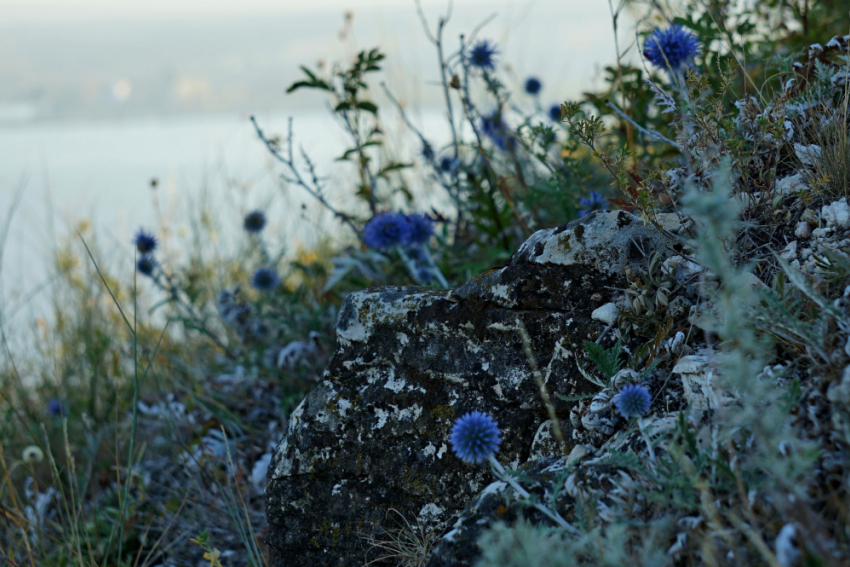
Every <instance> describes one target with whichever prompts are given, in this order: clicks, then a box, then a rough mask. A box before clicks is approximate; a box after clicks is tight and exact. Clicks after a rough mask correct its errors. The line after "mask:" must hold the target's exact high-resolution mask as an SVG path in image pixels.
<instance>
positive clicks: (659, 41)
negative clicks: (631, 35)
mask: <svg viewBox="0 0 850 567" xmlns="http://www.w3.org/2000/svg"><path fill="white" fill-rule="evenodd" d="M699 48H700V45H699V40H698V39H697V37H696V35H694V34H693V33H692V32H691V31H690V30H687V29H685V28H683V27H682V26H680V25H679V24H673V25H672V26H670V27H669V28H666V29H661V28H657V29H656V30H655V31H653V32H652V33H651V34H650V35H649V37H648V38H647V40H646V43H644V45H643V56H644V57H646V58H647V59H648V60H649V62H650V63H652V64H653V65H655V66H656V67H658V68H659V69H665V70H668V71H678V70H679V68H680V67H681V66H682V65H684V64H686V63H688V62H690V61H691V60H692V59H693V58H694V57H695V56H696V54H697V53H698V52H699Z"/></svg>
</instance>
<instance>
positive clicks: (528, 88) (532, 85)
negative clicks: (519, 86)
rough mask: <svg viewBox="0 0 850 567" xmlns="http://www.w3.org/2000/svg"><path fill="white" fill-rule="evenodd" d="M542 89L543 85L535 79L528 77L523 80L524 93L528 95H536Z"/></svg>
mask: <svg viewBox="0 0 850 567" xmlns="http://www.w3.org/2000/svg"><path fill="white" fill-rule="evenodd" d="M541 88H543V83H541V82H540V79H538V78H537V77H529V78H527V79H526V80H525V92H527V93H528V94H530V95H536V94H537V93H539V92H540V89H541Z"/></svg>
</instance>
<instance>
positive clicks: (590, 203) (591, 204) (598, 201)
mask: <svg viewBox="0 0 850 567" xmlns="http://www.w3.org/2000/svg"><path fill="white" fill-rule="evenodd" d="M578 202H579V203H581V204H582V205H584V206H585V207H586V208H585V209H582V210H580V211H579V212H578V216H580V217H583V216H584V215H586V214H588V213H591V212H593V211H607V210H608V201H606V200H605V197H603V196H602V195H601V194H599V193H597V192H596V191H593V192H591V193H590V197H588V198H587V199H584V198H582V199H579V200H578Z"/></svg>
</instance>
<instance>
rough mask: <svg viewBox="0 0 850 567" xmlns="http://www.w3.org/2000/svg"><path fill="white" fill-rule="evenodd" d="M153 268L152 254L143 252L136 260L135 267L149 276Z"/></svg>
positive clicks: (154, 266)
mask: <svg viewBox="0 0 850 567" xmlns="http://www.w3.org/2000/svg"><path fill="white" fill-rule="evenodd" d="M154 268H156V260H154V259H153V256H151V255H149V254H145V255H144V256H142V257H141V258H139V259H138V261H136V269H137V270H138V271H139V273H140V274H142V275H143V276H150V275H151V274H153V271H154Z"/></svg>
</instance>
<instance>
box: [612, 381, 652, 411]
mask: <svg viewBox="0 0 850 567" xmlns="http://www.w3.org/2000/svg"><path fill="white" fill-rule="evenodd" d="M651 404H652V396H650V395H649V391H648V390H647V389H646V388H644V387H643V386H639V385H637V384H629V385H628V386H625V387H624V388H623V389H622V390H620V392H619V393H618V394H617V395H616V396H614V405H615V406H617V411H618V412H620V415H622V416H623V417H624V418H626V419H629V418H632V417H638V416H641V415H645V414H646V412H648V411H649V406H650V405H651Z"/></svg>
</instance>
